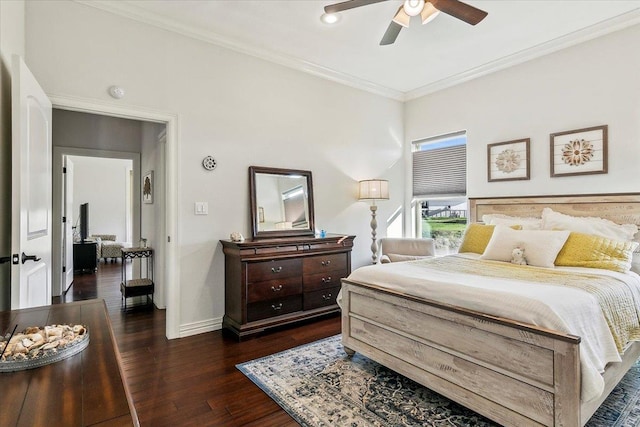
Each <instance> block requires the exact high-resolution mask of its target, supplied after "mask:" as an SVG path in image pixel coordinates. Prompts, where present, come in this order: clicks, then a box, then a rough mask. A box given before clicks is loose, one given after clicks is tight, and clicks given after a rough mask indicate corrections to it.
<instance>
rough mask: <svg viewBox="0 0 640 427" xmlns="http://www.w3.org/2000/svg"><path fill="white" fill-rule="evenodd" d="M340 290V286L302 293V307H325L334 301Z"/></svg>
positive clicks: (307, 308) (308, 308) (306, 308)
mask: <svg viewBox="0 0 640 427" xmlns="http://www.w3.org/2000/svg"><path fill="white" fill-rule="evenodd" d="M338 292H340V287H339V286H338V287H333V288H327V289H322V290H319V291H313V292H305V293H304V309H305V310H311V309H314V308H320V307H326V306H328V305H333V304H335V303H336V297H337V296H338Z"/></svg>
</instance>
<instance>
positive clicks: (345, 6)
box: [324, 0, 387, 13]
mask: <svg viewBox="0 0 640 427" xmlns="http://www.w3.org/2000/svg"><path fill="white" fill-rule="evenodd" d="M383 1H387V0H347V1H343V2H341V3H335V4H330V5H328V6H325V7H324V13H337V12H342V11H343V10H349V9H354V8H356V7H361V6H367V5H370V4H374V3H380V2H383Z"/></svg>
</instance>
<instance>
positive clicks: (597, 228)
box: [542, 208, 638, 242]
mask: <svg viewBox="0 0 640 427" xmlns="http://www.w3.org/2000/svg"><path fill="white" fill-rule="evenodd" d="M542 228H543V229H544V230H570V231H576V232H578V233H585V234H594V235H596V236H600V237H606V238H608V239H612V240H622V241H625V242H628V241H629V240H633V235H634V234H636V233H637V232H638V227H637V226H636V225H635V224H622V225H621V224H616V223H615V222H613V221H609V220H608V219H604V218H598V217H595V216H571V215H565V214H562V213H560V212H555V211H554V210H552V209H550V208H544V209H543V210H542Z"/></svg>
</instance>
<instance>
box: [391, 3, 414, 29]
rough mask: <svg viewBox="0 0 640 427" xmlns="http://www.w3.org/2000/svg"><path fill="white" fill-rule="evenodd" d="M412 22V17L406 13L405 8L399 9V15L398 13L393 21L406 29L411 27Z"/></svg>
mask: <svg viewBox="0 0 640 427" xmlns="http://www.w3.org/2000/svg"><path fill="white" fill-rule="evenodd" d="M410 20H411V17H410V16H409V15H407V12H405V11H404V7H403V6H400V9H398V13H396V16H394V17H393V19H392V21H393V22H395V23H396V24H398V25H402V26H403V27H405V28H408V27H409V21H410Z"/></svg>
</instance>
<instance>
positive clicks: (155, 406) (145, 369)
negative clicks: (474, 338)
mask: <svg viewBox="0 0 640 427" xmlns="http://www.w3.org/2000/svg"><path fill="white" fill-rule="evenodd" d="M121 266H122V264H120V263H116V264H104V263H100V264H99V267H98V271H97V272H96V273H95V274H82V275H77V276H75V277H74V282H73V285H72V286H71V287H70V288H69V290H68V291H67V293H66V295H64V296H63V297H61V298H58V301H55V302H60V303H64V302H69V301H78V300H85V299H92V298H102V299H104V300H105V301H106V304H107V308H108V311H109V316H110V318H111V322H112V324H113V330H114V333H115V335H116V341H117V343H118V348H119V350H120V354H121V356H122V360H123V364H124V375H125V379H126V381H127V384H128V385H129V389H130V391H131V393H132V396H133V402H134V406H135V408H136V411H137V413H138V418H139V419H140V424H141V425H142V426H261V427H268V426H278V427H280V426H297V425H298V424H297V423H296V422H295V421H294V420H293V419H292V418H291V417H290V416H289V415H288V414H287V413H286V412H285V411H284V410H282V409H281V408H280V407H279V406H278V405H277V404H276V403H275V402H274V401H273V400H271V398H269V397H268V396H267V395H266V394H265V393H263V392H262V391H261V390H260V389H259V388H258V387H256V386H255V385H254V384H253V383H252V382H251V381H250V380H249V379H247V378H246V377H245V376H244V375H243V374H242V373H240V371H238V370H237V369H236V367H235V365H236V364H237V363H240V362H245V361H247V360H252V359H255V358H258V357H262V356H266V355H269V354H272V353H276V352H278V351H282V350H286V349H288V348H291V347H295V346H298V345H301V344H305V343H308V342H312V341H316V340H318V339H321V338H324V337H328V336H331V335H335V334H337V333H340V317H339V316H333V317H329V318H325V319H322V320H319V321H315V322H312V323H305V324H303V325H301V326H297V327H292V328H287V329H281V330H278V331H275V332H270V333H267V334H264V335H261V336H259V337H256V338H253V339H249V340H246V341H243V342H240V343H239V342H237V341H236V340H235V339H233V338H230V337H227V336H224V335H223V334H222V332H221V331H215V332H209V333H206V334H200V335H195V336H191V337H187V338H180V339H175V340H167V339H166V338H165V312H164V310H158V309H151V308H148V307H144V306H143V305H142V303H143V302H144V298H142V297H141V298H140V299H139V301H137V304H132V305H133V308H132V309H129V308H128V309H127V311H126V312H125V311H123V310H122V308H121V296H120V290H119V284H120V272H121ZM130 302H134V303H136V301H135V300H134V299H131V300H130Z"/></svg>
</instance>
